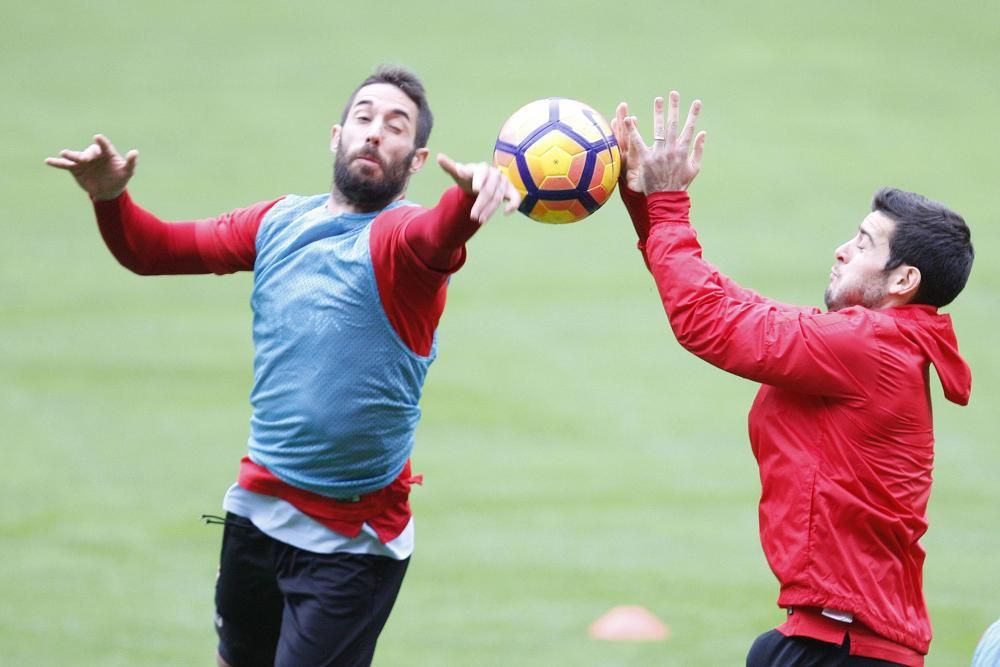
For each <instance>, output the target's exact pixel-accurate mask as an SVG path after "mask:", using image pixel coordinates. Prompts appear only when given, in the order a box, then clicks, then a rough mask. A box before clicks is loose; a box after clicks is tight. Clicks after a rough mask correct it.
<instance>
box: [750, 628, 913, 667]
mask: <svg viewBox="0 0 1000 667" xmlns="http://www.w3.org/2000/svg"><path fill="white" fill-rule="evenodd" d="M850 651H851V639H850V637H847V638H845V639H844V643H843V644H830V643H828V642H824V641H820V640H818V639H812V638H810V637H786V636H785V635H783V634H781V633H780V632H778V631H777V630H771V631H770V632H765V633H764V634H762V635H761V636H760V637H757V640H756V641H755V642H754V643H753V646H751V647H750V653H749V654H748V655H747V667H902V666H901V665H899V664H898V663H895V662H886V661H885V660H878V659H876V658H863V657H861V656H860V655H851V654H850Z"/></svg>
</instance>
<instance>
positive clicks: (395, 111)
mask: <svg viewBox="0 0 1000 667" xmlns="http://www.w3.org/2000/svg"><path fill="white" fill-rule="evenodd" d="M374 104H375V103H374V102H372V101H371V100H358V101H357V102H355V103H354V109H357V108H358V107H360V106H362V105H364V106H369V107H370V106H374ZM389 113H390V114H392V115H395V116H402V117H403V118H405V119H406V120H410V114H409V113H408V112H407V111H406V109H403V108H402V107H396V108H395V109H392V110H391V111H390V112H389Z"/></svg>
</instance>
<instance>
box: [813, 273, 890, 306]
mask: <svg viewBox="0 0 1000 667" xmlns="http://www.w3.org/2000/svg"><path fill="white" fill-rule="evenodd" d="M887 295H888V290H887V289H886V284H885V272H883V273H882V274H880V275H879V276H877V277H870V278H868V279H867V280H865V281H864V282H862V283H861V284H860V285H850V286H848V287H847V289H843V288H842V289H840V290H838V291H837V292H834V291H833V289H832V288H829V287H828V288H827V289H826V293H825V294H824V295H823V301H824V302H825V303H826V309H827V310H828V311H830V312H833V311H835V310H842V309H844V308H850V307H851V306H863V307H864V308H869V309H875V308H880V307H881V306H882V304H883V303H884V302H885V298H886V296H887Z"/></svg>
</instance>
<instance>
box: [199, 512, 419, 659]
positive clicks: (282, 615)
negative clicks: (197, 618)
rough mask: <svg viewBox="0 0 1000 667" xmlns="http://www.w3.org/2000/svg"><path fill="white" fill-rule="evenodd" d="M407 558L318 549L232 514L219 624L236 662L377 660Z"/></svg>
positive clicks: (224, 648) (219, 590)
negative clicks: (294, 543) (277, 535)
mask: <svg viewBox="0 0 1000 667" xmlns="http://www.w3.org/2000/svg"><path fill="white" fill-rule="evenodd" d="M408 564H409V559H407V560H395V559H393V558H388V557H385V556H368V555H361V554H346V553H334V554H317V553H313V552H311V551H305V550H303V549H298V548H296V547H293V546H290V545H288V544H285V543H283V542H279V541H278V540H275V539H272V538H270V537H268V536H267V535H265V534H264V533H262V532H261V531H260V530H258V529H257V527H256V526H254V525H253V524H252V523H251V522H250V520H249V519H246V518H244V517H241V516H237V515H235V514H232V513H230V514H227V515H226V524H225V528H224V532H223V536H222V554H221V557H220V563H219V578H218V581H217V582H216V585H215V627H216V632H217V633H218V635H219V655H221V656H222V658H223V659H224V660H225V661H226V662H227V663H229V664H230V665H232V667H265V666H266V667H272V665H273V666H274V667H354V666H358V667H361V666H366V665H370V664H371V661H372V655H373V654H374V652H375V643H376V641H377V640H378V636H379V634H380V633H381V632H382V628H383V626H384V625H385V622H386V619H387V618H388V617H389V612H390V611H391V610H392V606H393V604H394V603H395V601H396V595H397V593H399V587H400V586H401V585H402V583H403V576H404V575H405V574H406V567H407V565H408Z"/></svg>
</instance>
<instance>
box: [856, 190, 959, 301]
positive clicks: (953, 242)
mask: <svg viewBox="0 0 1000 667" xmlns="http://www.w3.org/2000/svg"><path fill="white" fill-rule="evenodd" d="M872 210H873V211H879V212H881V213H884V214H885V215H887V216H889V217H890V218H892V220H893V221H895V223H896V229H895V230H894V231H893V233H892V238H891V239H890V241H889V261H888V262H887V263H886V265H885V269H886V271H891V270H892V269H895V268H896V267H898V266H900V265H902V264H909V265H910V266H913V267H916V268H917V269H918V270H919V271H920V287H919V288H918V289H917V293H916V295H915V296H914V297H913V299H912V300H911V301H910V303H917V304H925V305H929V306H938V307H940V306H946V305H948V304H949V303H951V302H952V301H953V300H954V298H955V297H956V296H958V294H959V292H961V291H962V288H964V287H965V283H966V281H967V280H968V279H969V272H970V271H972V260H973V258H974V257H975V252H974V251H973V249H972V234H971V232H970V231H969V227H968V225H966V224H965V220H964V219H963V218H962V216H960V215H959V214H958V213H956V212H955V211H953V210H951V209H950V208H948V207H947V206H945V205H944V204H940V203H938V202H936V201H931V200H930V199H927V198H926V197H924V196H922V195H918V194H916V193H915V192H906V191H904V190H897V189H896V188H882V189H881V190H879V191H878V192H876V193H875V196H874V197H873V198H872Z"/></svg>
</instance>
